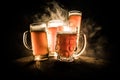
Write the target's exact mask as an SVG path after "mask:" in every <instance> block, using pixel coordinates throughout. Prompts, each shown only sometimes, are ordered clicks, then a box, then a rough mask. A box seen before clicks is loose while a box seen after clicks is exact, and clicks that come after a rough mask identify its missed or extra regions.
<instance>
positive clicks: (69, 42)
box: [56, 32, 77, 59]
mask: <svg viewBox="0 0 120 80" xmlns="http://www.w3.org/2000/svg"><path fill="white" fill-rule="evenodd" d="M76 40H77V33H76V32H59V33H58V34H57V43H56V52H57V53H58V55H59V57H61V58H60V59H62V58H63V59H64V58H70V57H72V55H73V54H74V52H75V50H76V45H77V41H76Z"/></svg>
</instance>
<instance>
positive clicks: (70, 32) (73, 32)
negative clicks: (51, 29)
mask: <svg viewBox="0 0 120 80" xmlns="http://www.w3.org/2000/svg"><path fill="white" fill-rule="evenodd" d="M57 34H77V33H76V32H75V31H62V32H58V33H57Z"/></svg>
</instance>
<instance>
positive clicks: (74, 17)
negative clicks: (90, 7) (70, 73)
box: [56, 10, 86, 62]
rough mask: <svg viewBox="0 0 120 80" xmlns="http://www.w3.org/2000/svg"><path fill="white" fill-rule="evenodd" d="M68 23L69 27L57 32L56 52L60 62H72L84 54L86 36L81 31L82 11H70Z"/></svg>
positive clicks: (66, 26)
mask: <svg viewBox="0 0 120 80" xmlns="http://www.w3.org/2000/svg"><path fill="white" fill-rule="evenodd" d="M68 21H69V25H65V26H63V29H62V30H61V31H58V32H57V40H56V52H57V54H58V60H60V61H65V62H72V61H74V59H77V58H78V57H79V56H80V55H81V54H82V53H83V52H84V50H85V48H86V35H85V34H84V33H83V32H82V31H80V24H81V12H80V11H77V10H74V11H70V12H69V17H68Z"/></svg>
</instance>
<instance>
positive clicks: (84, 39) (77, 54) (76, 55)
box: [74, 33, 87, 58]
mask: <svg viewBox="0 0 120 80" xmlns="http://www.w3.org/2000/svg"><path fill="white" fill-rule="evenodd" d="M81 36H82V37H83V45H82V47H81V49H80V50H79V51H78V50H77V53H76V54H75V55H74V58H76V57H78V56H80V55H81V54H82V53H83V52H84V50H85V48H86V45H87V39H86V35H85V34H84V33H81ZM77 47H79V46H77Z"/></svg>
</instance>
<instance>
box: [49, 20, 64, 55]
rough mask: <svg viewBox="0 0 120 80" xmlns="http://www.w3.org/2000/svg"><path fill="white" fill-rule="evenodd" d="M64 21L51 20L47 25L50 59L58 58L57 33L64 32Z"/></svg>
mask: <svg viewBox="0 0 120 80" xmlns="http://www.w3.org/2000/svg"><path fill="white" fill-rule="evenodd" d="M62 25H63V21H62V20H50V21H49V22H48V24H47V36H48V48H49V57H57V53H56V51H55V46H56V35H57V31H60V30H62Z"/></svg>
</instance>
